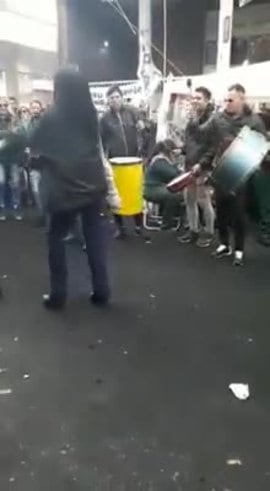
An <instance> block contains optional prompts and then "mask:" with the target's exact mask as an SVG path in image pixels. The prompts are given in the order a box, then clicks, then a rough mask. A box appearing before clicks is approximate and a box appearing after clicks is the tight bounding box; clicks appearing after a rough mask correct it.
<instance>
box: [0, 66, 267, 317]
mask: <svg viewBox="0 0 270 491" xmlns="http://www.w3.org/2000/svg"><path fill="white" fill-rule="evenodd" d="M265 123H267V121H266V120H265V118H263V117H262V116H261V115H257V114H255V113H253V112H252V110H251V109H250V107H249V106H248V105H247V103H246V94H245V89H244V87H243V86H241V85H239V84H235V85H233V86H231V87H230V88H229V89H228V93H227V95H226V96H225V101H224V108H223V110H222V111H216V110H215V107H214V105H213V103H212V95H211V93H210V91H209V90H208V89H207V88H206V87H198V88H197V89H196V90H195V91H194V94H193V99H192V113H191V115H190V120H189V122H188V125H187V128H186V131H185V137H184V141H183V142H182V145H181V147H179V146H178V147H177V146H176V144H175V142H173V141H172V140H170V139H167V140H164V141H160V142H157V143H156V142H155V139H156V126H155V124H154V123H153V122H151V121H150V120H149V119H148V118H147V117H146V113H145V112H144V111H138V110H135V109H133V108H132V107H130V106H127V105H125V103H124V99H123V94H122V92H121V89H120V88H119V87H118V86H113V87H111V88H110V89H109V91H108V110H107V112H106V113H105V114H103V116H102V117H101V119H100V121H99V118H98V114H97V111H96V108H95V107H94V104H93V101H92V98H91V94H90V92H89V87H88V83H87V81H86V80H85V79H84V78H83V77H82V76H81V75H80V73H78V72H76V71H73V70H71V69H70V70H62V71H60V72H59V73H58V74H57V75H56V78H55V89H54V103H53V105H52V106H51V107H50V108H49V109H48V110H47V111H45V113H44V110H43V107H42V104H41V103H40V102H39V101H37V100H34V101H32V102H31V104H30V106H29V107H27V106H25V105H24V106H20V107H18V105H16V101H14V100H6V99H3V100H2V101H1V103H0V136H1V141H2V142H4V144H3V145H2V144H1V145H0V147H1V148H2V147H3V148H2V149H1V148H0V220H2V221H4V220H6V218H7V210H8V207H7V204H6V203H7V201H9V208H10V209H11V212H12V215H13V216H14V218H15V219H16V220H22V194H23V193H22V190H26V191H27V194H28V196H30V197H31V200H32V202H33V204H34V205H35V207H36V209H37V211H38V216H39V217H40V218H42V219H45V218H46V219H47V218H48V220H46V222H47V226H48V248H49V270H50V292H49V294H48V295H45V296H44V299H43V301H44V305H45V306H46V307H47V308H50V309H61V308H63V307H64V305H65V303H66V299H67V274H68V272H67V266H66V258H65V244H64V238H65V237H66V236H67V234H68V233H69V232H70V230H71V229H72V227H73V226H74V223H75V221H76V217H78V216H80V223H81V227H82V235H83V237H84V244H85V249H86V253H87V257H88V261H89V267H90V270H91V273H92V280H93V293H92V295H91V301H92V302H93V303H94V304H96V305H106V304H107V303H108V301H109V299H110V282H109V277H108V268H107V248H108V237H107V225H106V224H107V210H108V207H109V208H110V209H111V211H112V214H113V216H114V219H115V224H116V230H117V233H116V237H117V238H121V239H124V238H125V237H126V226H125V219H124V218H123V216H122V215H121V214H119V210H120V207H121V196H119V194H118V191H117V189H116V186H115V183H114V179H113V173H112V169H111V167H110V164H109V160H110V159H111V158H115V157H135V156H140V157H141V158H142V159H143V160H144V164H145V165H144V168H145V172H144V174H145V175H144V193H143V194H144V199H145V200H146V201H147V202H151V203H155V204H157V205H158V206H159V209H160V213H161V215H162V224H161V231H162V230H170V229H173V228H174V226H175V218H177V217H179V216H180V215H181V216H182V217H183V215H185V217H186V224H187V227H186V228H187V230H185V231H184V233H183V232H181V233H180V232H179V235H178V240H179V242H180V244H181V245H182V246H183V247H184V246H185V245H186V244H196V246H198V247H203V248H207V247H210V246H211V245H212V244H213V241H214V236H215V228H216V227H217V232H218V238H219V244H218V247H217V248H216V250H215V251H213V254H214V256H215V257H216V258H217V259H220V258H223V257H226V256H231V255H233V264H234V265H236V266H240V265H243V264H244V251H245V239H246V211H247V202H248V203H249V209H250V208H252V210H253V212H254V210H255V212H256V213H255V214H256V216H257V220H258V223H259V230H260V241H261V242H262V243H263V244H264V245H266V246H270V180H269V179H270V178H269V175H270V173H269V174H268V172H269V171H268V167H269V157H268V156H266V157H265V159H264V161H263V163H262V166H261V167H260V168H259V169H258V170H257V172H256V173H255V174H254V175H253V176H252V178H251V179H249V181H248V182H247V183H245V185H243V186H241V187H240V189H239V190H238V192H237V193H235V194H230V193H226V192H225V191H224V189H222V188H220V187H219V186H218V185H217V184H216V183H213V181H212V180H211V174H212V171H213V169H214V167H215V165H218V162H219V159H220V157H221V156H222V154H223V153H224V151H225V150H226V149H227V148H228V147H229V146H230V144H231V143H232V142H233V140H234V139H235V138H236V137H237V135H238V134H239V131H240V130H241V129H242V128H243V127H246V126H247V127H249V128H250V129H252V130H255V131H257V132H259V133H261V134H263V135H264V136H265V137H266V138H267V130H268V131H269V127H268V128H266V126H265ZM179 155H181V156H182V161H183V157H184V162H185V163H184V168H183V165H180V164H179ZM184 171H191V173H192V176H193V179H192V182H191V183H190V184H189V185H188V186H187V187H186V189H185V190H184V192H182V191H181V192H179V193H172V192H171V191H170V190H169V189H168V184H169V183H170V182H171V181H172V180H173V179H174V178H176V177H177V176H179V175H180V174H181V173H182V172H184ZM7 189H8V191H9V200H7V199H6V198H7ZM247 198H248V200H247ZM134 223H135V232H136V234H138V235H140V234H143V210H141V213H139V214H136V215H135V216H134ZM231 232H232V239H233V241H232V240H231V235H230V234H231Z"/></svg>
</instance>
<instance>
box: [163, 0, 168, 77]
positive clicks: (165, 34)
mask: <svg viewBox="0 0 270 491" xmlns="http://www.w3.org/2000/svg"><path fill="white" fill-rule="evenodd" d="M167 14H168V9H167V0H163V78H164V79H165V78H166V77H167V51H168V24H167Z"/></svg>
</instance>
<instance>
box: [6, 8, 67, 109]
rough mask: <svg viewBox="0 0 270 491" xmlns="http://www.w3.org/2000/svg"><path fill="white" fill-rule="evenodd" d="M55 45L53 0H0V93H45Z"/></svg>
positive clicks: (54, 64)
mask: <svg viewBox="0 0 270 491" xmlns="http://www.w3.org/2000/svg"><path fill="white" fill-rule="evenodd" d="M57 46H58V41H57V10H56V1H55V0H44V1H43V0H42V1H40V0H0V95H1V96H9V97H10V96H15V97H20V99H23V100H25V101H27V99H29V98H30V97H31V96H32V95H33V92H36V93H39V92H42V93H44V94H43V95H44V97H45V96H46V92H47V86H49V80H50V79H51V78H52V76H53V73H54V72H55V69H56V67H57V63H58V59H57Z"/></svg>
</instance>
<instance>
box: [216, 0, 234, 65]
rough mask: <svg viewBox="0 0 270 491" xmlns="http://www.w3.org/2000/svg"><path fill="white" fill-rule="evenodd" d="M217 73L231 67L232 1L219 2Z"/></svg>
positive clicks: (220, 0) (221, 0)
mask: <svg viewBox="0 0 270 491" xmlns="http://www.w3.org/2000/svg"><path fill="white" fill-rule="evenodd" d="M219 5H220V7H219V23H218V51H217V66H216V70H217V73H219V74H222V73H223V72H224V71H227V70H228V69H229V68H230V65H231V47H232V26H233V11H234V0H219Z"/></svg>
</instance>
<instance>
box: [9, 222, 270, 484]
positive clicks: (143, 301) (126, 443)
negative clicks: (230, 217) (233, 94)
mask: <svg viewBox="0 0 270 491" xmlns="http://www.w3.org/2000/svg"><path fill="white" fill-rule="evenodd" d="M0 233H1V242H0V250H1V253H0V271H1V273H0V274H2V275H4V276H5V279H3V280H2V281H3V286H4V290H5V298H4V300H3V301H2V302H1V304H0V319H1V321H0V322H1V329H0V489H1V491H2V490H3V491H9V490H14V491H15V490H16V491H86V490H91V491H92V490H93V491H133V490H142V491H174V490H175V491H269V489H270V442H269V441H270V438H269V435H270V381H269V360H270V356H269V350H270V347H269V344H270V343H269V342H270V296H269V283H270V273H269V272H270V254H269V252H268V251H267V250H263V249H261V248H259V247H257V246H254V245H253V244H252V243H251V244H249V248H248V255H249V258H248V261H249V262H248V265H247V267H246V268H244V269H239V270H235V269H233V268H232V267H231V265H230V262H229V260H225V262H224V263H216V262H215V261H214V260H213V259H211V258H210V257H209V251H206V250H194V248H193V247H192V246H179V245H178V244H176V242H175V240H174V237H173V236H171V235H167V234H164V235H159V236H155V238H154V241H153V243H152V244H148V245H146V244H144V243H142V242H141V241H140V240H139V239H137V238H134V239H130V240H128V241H127V242H126V243H115V244H114V245H113V250H112V257H111V264H112V275H113V283H114V301H113V304H112V306H111V308H110V309H108V310H107V311H99V310H95V309H94V308H93V307H92V306H91V305H89V303H88V301H87V294H88V292H89V290H90V286H89V277H88V270H87V267H86V258H85V256H84V254H83V253H82V252H81V250H80V248H79V247H78V246H75V245H73V246H69V262H70V283H71V286H70V300H69V304H68V307H67V309H66V311H65V312H63V313H57V314H53V313H48V312H44V311H43V309H42V307H41V305H40V297H41V295H42V293H43V292H44V291H46V290H47V269H46V249H45V247H44V242H45V237H44V235H43V234H42V233H41V232H40V231H37V230H34V229H32V228H31V227H30V225H28V224H27V223H21V224H17V223H7V224H1V231H0ZM237 382H239V383H247V384H249V388H250V399H249V400H248V401H245V402H242V401H240V400H238V399H237V398H236V397H235V396H234V395H233V394H232V392H230V391H229V389H228V386H229V384H230V383H237Z"/></svg>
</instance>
